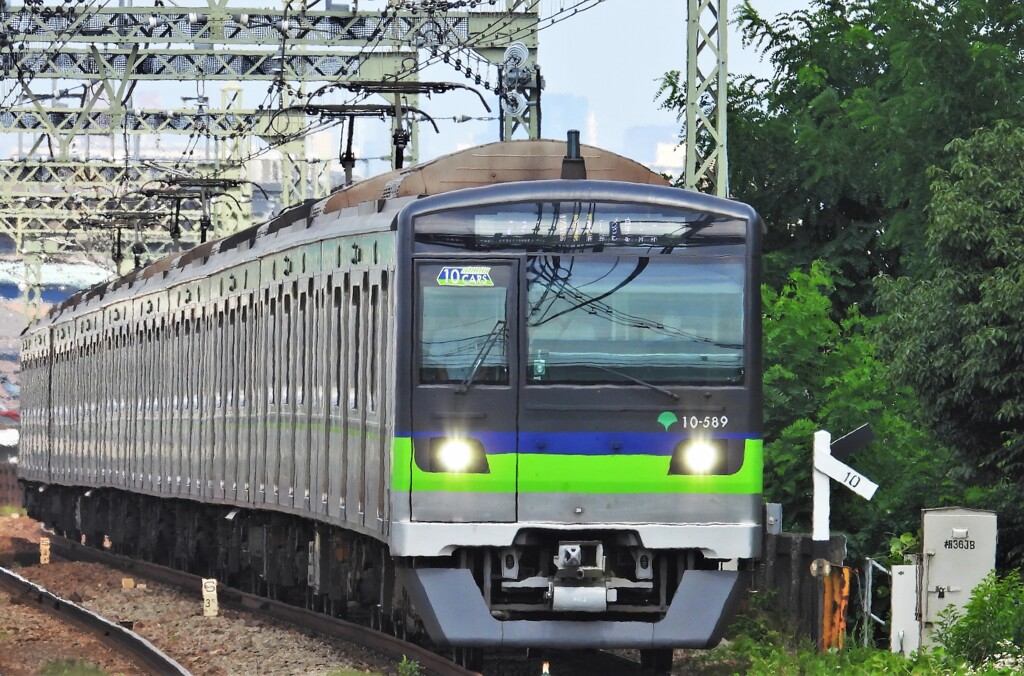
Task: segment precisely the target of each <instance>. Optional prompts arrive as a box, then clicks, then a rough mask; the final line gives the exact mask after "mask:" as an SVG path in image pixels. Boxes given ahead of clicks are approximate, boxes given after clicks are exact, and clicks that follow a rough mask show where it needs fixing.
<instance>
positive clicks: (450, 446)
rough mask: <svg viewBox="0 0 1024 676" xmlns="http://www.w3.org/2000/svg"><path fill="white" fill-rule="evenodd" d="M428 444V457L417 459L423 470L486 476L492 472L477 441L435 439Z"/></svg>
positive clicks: (447, 438)
mask: <svg viewBox="0 0 1024 676" xmlns="http://www.w3.org/2000/svg"><path fill="white" fill-rule="evenodd" d="M428 443H429V446H428V448H429V453H428V457H427V458H417V464H418V465H419V466H420V468H421V469H424V470H426V471H428V472H451V473H454V474H485V473H487V472H489V471H490V467H489V466H488V465H487V456H486V454H484V447H483V444H481V443H480V442H479V441H477V440H476V439H469V438H464V437H435V438H433V439H430V440H429V442H428ZM422 460H426V462H422Z"/></svg>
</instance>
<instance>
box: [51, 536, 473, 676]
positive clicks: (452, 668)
mask: <svg viewBox="0 0 1024 676" xmlns="http://www.w3.org/2000/svg"><path fill="white" fill-rule="evenodd" d="M49 537H50V549H51V551H52V552H53V554H54V555H56V556H59V557H61V558H63V559H67V560H69V561H81V562H89V563H98V564H102V565H105V566H110V567H112V568H117V569H119V570H123V571H125V572H130V573H132V574H134V575H136V576H138V577H142V578H146V579H148V580H152V581H154V582H161V583H163V584H166V585H169V586H172V587H178V588H181V589H187V590H197V589H200V587H201V584H202V578H200V577H199V576H198V575H193V574H192V573H186V572H184V571H180V570H175V569H173V568H167V567H165V566H161V565H158V564H155V563H150V562H148V561H140V560H136V559H130V558H128V557H124V556H120V555H117V554H112V553H110V552H107V551H104V550H100V549H95V548H92V547H86V546H85V545H81V544H78V543H76V542H74V541H72V540H68V539H66V538H63V537H60V536H57V535H52V534H51V535H49ZM217 597H218V603H219V604H220V605H222V606H225V607H228V608H235V609H237V610H243V611H257V612H259V613H260V614H261V615H265V616H268V617H271V618H274V619H276V620H279V621H281V622H286V623H288V624H290V625H292V626H294V627H298V628H301V629H305V630H308V631H312V632H316V633H320V634H325V635H329V636H333V637H337V638H341V639H344V640H347V641H351V642H352V643H356V644H358V645H362V646H365V647H366V648H369V649H371V650H375V651H377V652H380V653H383V654H385V655H388V656H390V657H392V658H394V659H395V660H396V661H397V660H401V659H402V658H403V657H404V658H406V659H408V660H410V661H415V662H417V663H418V664H419V665H420V667H421V669H422V670H424V671H426V672H430V673H435V674H442V675H444V676H448V675H451V676H469V675H471V674H474V673H476V672H473V671H468V670H466V669H463V668H462V667H459V666H458V665H456V664H455V663H454V662H452V661H450V660H448V659H447V658H445V657H444V656H442V655H439V654H437V653H435V652H432V651H430V650H428V649H427V648H425V647H423V646H419V645H416V644H415V643H408V642H406V641H403V640H401V639H399V638H396V637H394V636H391V635H389V634H383V633H381V632H379V631H375V630H373V629H370V628H369V627H365V626H362V625H359V624H354V623H352V622H346V621H345V620H341V619H338V618H335V617H331V616H329V615H324V614H323V613H318V612H314V611H311V610H307V609H305V608H300V607H298V606H293V605H290V604H287V603H284V602H281V601H274V600H272V599H268V598H266V597H263V596H256V595H254V594H249V593H246V592H242V591H239V590H237V589H234V588H231V587H227V586H225V585H223V584H220V585H218V589H217ZM87 612H88V611H87ZM158 673H163V672H162V671H159V670H158ZM171 673H173V672H171ZM182 673H188V672H182Z"/></svg>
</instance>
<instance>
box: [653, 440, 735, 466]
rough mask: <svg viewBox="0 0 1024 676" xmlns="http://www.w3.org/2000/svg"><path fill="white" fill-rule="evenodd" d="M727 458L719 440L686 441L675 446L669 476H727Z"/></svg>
mask: <svg viewBox="0 0 1024 676" xmlns="http://www.w3.org/2000/svg"><path fill="white" fill-rule="evenodd" d="M728 464H729V456H728V452H727V449H726V446H725V442H724V441H722V440H720V439H687V440H685V441H682V442H680V443H679V445H678V446H676V450H675V453H673V454H672V463H671V464H670V465H669V470H668V473H669V474H703V475H707V474H728Z"/></svg>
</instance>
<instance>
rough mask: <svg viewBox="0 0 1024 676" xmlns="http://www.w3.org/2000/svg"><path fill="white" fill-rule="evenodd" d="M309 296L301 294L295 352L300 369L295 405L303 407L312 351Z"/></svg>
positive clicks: (296, 384) (296, 385)
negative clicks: (310, 347) (307, 363)
mask: <svg viewBox="0 0 1024 676" xmlns="http://www.w3.org/2000/svg"><path fill="white" fill-rule="evenodd" d="M308 298H309V296H308V295H307V294H306V293H301V294H299V319H298V322H297V326H298V330H299V333H298V340H296V341H295V351H296V352H297V354H296V359H297V363H296V366H297V369H298V380H296V381H295V405H296V406H302V405H303V404H304V403H305V400H306V373H307V369H306V362H307V361H308V360H309V353H310V350H309V349H308V344H309V340H310V333H309V320H310V317H312V315H313V313H312V311H311V309H310V308H309V307H308Z"/></svg>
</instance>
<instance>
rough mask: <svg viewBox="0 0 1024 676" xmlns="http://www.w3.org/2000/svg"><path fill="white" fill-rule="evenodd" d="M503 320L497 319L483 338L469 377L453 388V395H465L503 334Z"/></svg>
mask: <svg viewBox="0 0 1024 676" xmlns="http://www.w3.org/2000/svg"><path fill="white" fill-rule="evenodd" d="M505 323H506V322H505V320H504V319H499V320H498V321H497V322H495V324H494V328H492V329H491V331H490V333H488V334H487V337H486V338H484V344H483V345H481V346H480V351H479V352H477V353H476V357H474V358H473V368H472V369H470V371H469V375H468V376H466V379H465V380H463V381H462V382H461V383H459V385H458V386H457V387H456V388H455V394H465V393H466V392H469V386H470V385H472V384H473V380H474V379H475V378H476V373H477V371H479V370H480V367H481V366H483V363H484V361H486V360H487V355H489V354H490V353H491V348H493V347H494V344H495V343H497V342H498V336H503V335H504V334H505Z"/></svg>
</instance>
